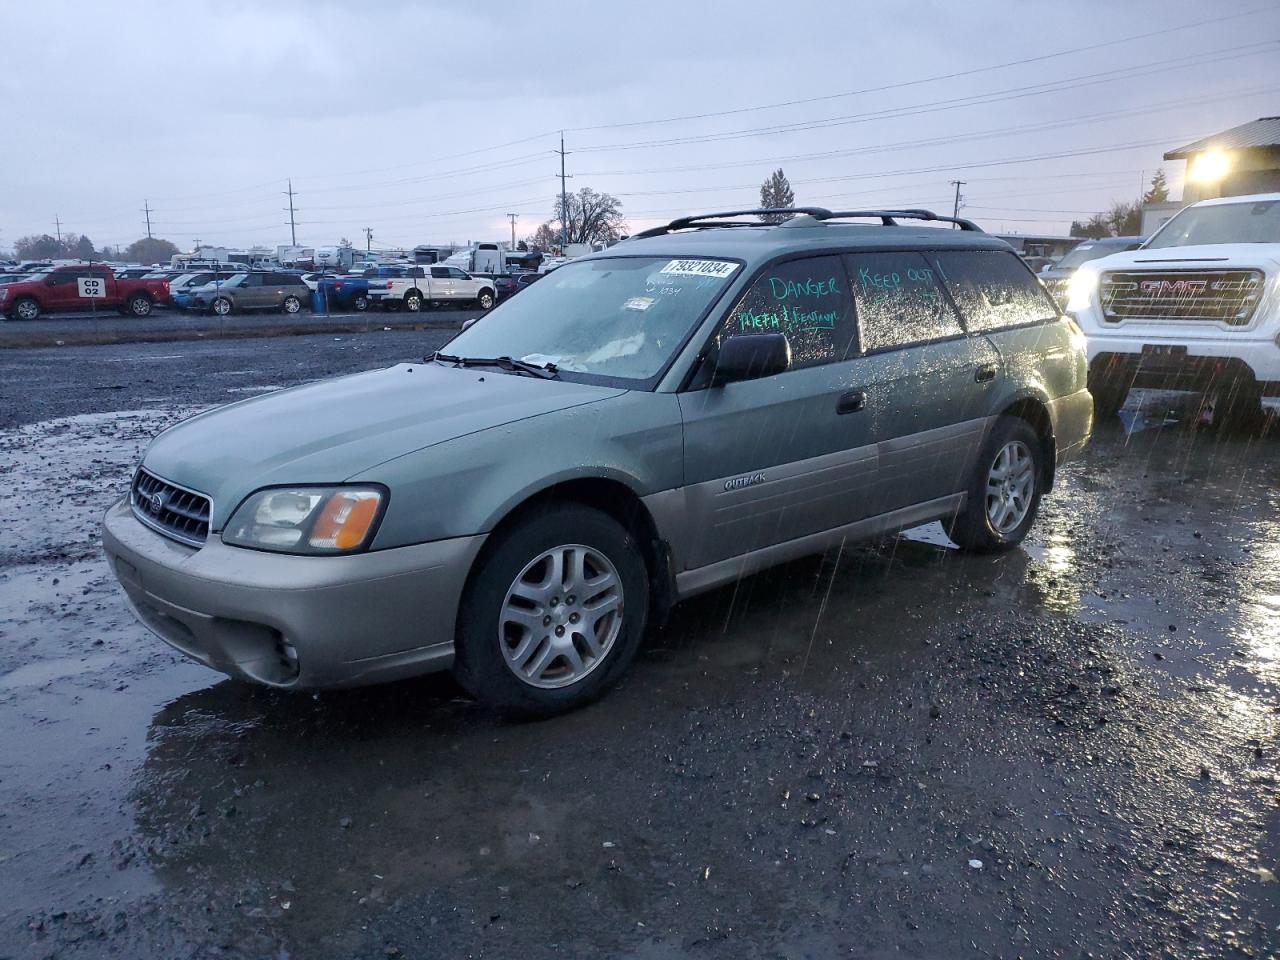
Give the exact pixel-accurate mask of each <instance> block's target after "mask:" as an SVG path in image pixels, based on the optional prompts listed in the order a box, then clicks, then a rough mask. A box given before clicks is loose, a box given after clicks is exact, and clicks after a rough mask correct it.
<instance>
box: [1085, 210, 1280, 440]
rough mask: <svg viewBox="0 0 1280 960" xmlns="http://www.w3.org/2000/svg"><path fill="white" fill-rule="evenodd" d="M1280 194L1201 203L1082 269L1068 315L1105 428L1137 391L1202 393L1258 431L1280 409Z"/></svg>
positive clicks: (1218, 409)
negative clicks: (1081, 335) (1275, 404)
mask: <svg viewBox="0 0 1280 960" xmlns="http://www.w3.org/2000/svg"><path fill="white" fill-rule="evenodd" d="M1278 277H1280V193H1265V194H1256V195H1253V196H1243V197H1223V198H1222V199H1218V200H1201V201H1200V202H1199V203H1195V204H1192V205H1191V206H1189V207H1184V208H1183V209H1182V210H1180V211H1179V212H1178V213H1177V214H1176V215H1175V216H1174V217H1173V218H1172V219H1170V220H1169V221H1168V222H1167V223H1166V224H1165V225H1164V226H1162V227H1161V228H1160V229H1159V230H1157V231H1156V232H1155V233H1154V234H1153V235H1152V236H1151V239H1150V240H1148V241H1147V242H1146V243H1145V244H1143V245H1142V246H1141V247H1140V248H1139V249H1137V250H1131V251H1129V252H1127V253H1117V254H1112V255H1111V256H1109V257H1107V258H1106V259H1105V260H1099V261H1098V262H1097V263H1090V264H1086V265H1085V266H1083V267H1080V268H1079V269H1078V270H1077V271H1076V274H1075V276H1074V277H1073V278H1072V280H1071V296H1070V300H1069V302H1068V304H1067V309H1068V311H1069V312H1071V313H1072V314H1073V315H1074V316H1075V318H1076V319H1077V321H1078V322H1079V323H1080V326H1081V327H1082V328H1083V329H1084V331H1085V335H1086V336H1087V337H1088V340H1089V384H1090V390H1092V391H1093V395H1094V401H1095V403H1096V410H1097V415H1098V416H1099V417H1108V416H1113V415H1115V413H1116V412H1117V411H1118V410H1119V409H1120V407H1121V406H1123V404H1124V401H1125V398H1126V397H1127V396H1128V394H1129V391H1130V389H1131V388H1132V387H1134V386H1139V387H1166V388H1176V389H1183V390H1196V391H1200V392H1202V393H1206V394H1210V395H1213V396H1214V397H1215V404H1214V415H1215V418H1216V417H1219V416H1221V418H1222V419H1223V420H1228V421H1230V420H1235V421H1239V422H1245V423H1249V422H1253V421H1256V420H1257V419H1259V417H1260V416H1261V413H1262V399H1263V398H1264V397H1280V294H1278V293H1277V283H1278V282H1280V280H1277V278H1278Z"/></svg>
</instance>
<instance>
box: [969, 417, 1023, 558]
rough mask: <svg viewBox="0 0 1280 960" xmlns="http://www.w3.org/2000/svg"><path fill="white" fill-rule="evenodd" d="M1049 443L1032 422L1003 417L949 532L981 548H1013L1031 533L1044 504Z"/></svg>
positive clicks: (972, 547) (979, 550) (987, 550)
mask: <svg viewBox="0 0 1280 960" xmlns="http://www.w3.org/2000/svg"><path fill="white" fill-rule="evenodd" d="M1042 451H1043V447H1042V446H1041V443H1040V438H1039V437H1038V436H1037V435H1036V432H1035V430H1033V429H1032V428H1031V424H1029V423H1027V421H1025V420H1022V419H1020V418H1018V417H1001V418H1000V419H999V420H997V421H996V425H995V427H994V429H992V431H991V434H990V435H989V436H988V438H987V442H986V444H985V445H984V446H983V450H982V455H981V456H980V457H979V458H978V466H977V469H976V470H974V475H973V479H972V481H971V482H970V484H969V490H968V497H967V498H966V500H965V507H964V511H963V512H962V513H960V514H959V515H957V516H956V518H955V519H954V520H953V521H952V522H951V526H950V529H948V530H947V533H948V535H949V536H950V537H951V539H952V540H954V541H955V542H956V543H957V544H959V545H960V547H961V548H963V549H965V550H969V551H973V552H976V553H990V552H994V551H997V550H1008V549H1009V548H1010V547H1014V546H1017V545H1018V544H1019V543H1021V542H1022V540H1023V538H1024V537H1026V535H1027V531H1029V530H1030V529H1031V525H1032V524H1033V523H1035V519H1036V513H1037V511H1039V509H1040V493H1041V489H1042V486H1043V483H1044V477H1045V469H1044V464H1043V463H1042V459H1043V456H1044V455H1043V452H1042Z"/></svg>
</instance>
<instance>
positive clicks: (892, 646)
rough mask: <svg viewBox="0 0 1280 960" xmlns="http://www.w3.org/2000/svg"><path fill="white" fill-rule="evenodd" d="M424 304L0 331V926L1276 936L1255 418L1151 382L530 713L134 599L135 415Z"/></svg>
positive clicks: (1258, 939)
mask: <svg viewBox="0 0 1280 960" xmlns="http://www.w3.org/2000/svg"><path fill="white" fill-rule="evenodd" d="M447 336H448V334H446V333H441V332H391V333H385V332H373V333H368V334H352V335H340V336H337V337H335V336H319V337H315V336H313V337H291V338H279V339H270V340H254V341H245V340H222V341H217V342H199V343H183V344H147V345H136V344H135V345H122V346H109V347H97V348H76V347H66V348H59V349H50V350H10V351H3V352H0V475H2V476H3V479H4V481H5V482H6V484H7V493H6V495H5V502H4V509H3V510H2V511H0V742H3V743H4V744H5V745H6V747H5V749H4V750H3V752H2V753H0V889H3V890H4V891H5V896H4V897H3V898H2V900H0V957H22V958H27V957H40V958H43V957H100V956H120V957H131V958H156V960H159V958H165V960H169V958H175V957H199V958H204V957H232V958H241V957H243V958H249V957H254V958H257V957H272V958H285V957H298V958H302V957H305V958H309V960H310V958H331V957H332V958H353V957H359V958H380V957H397V956H404V957H463V956H475V957H495V958H509V957H513V956H519V957H523V958H527V960H536V958H542V957H560V956H568V957H579V956H610V957H629V958H637V960H641V958H643V960H662V958H677V957H679V958H683V957H713V958H726V960H728V958H735V960H736V958H744V957H761V958H764V957H768V958H775V957H785V958H801V957H814V958H818V957H822V958H826V957H835V956H853V957H869V958H882V957H883V958H888V957H911V958H935V957H936V958H947V960H955V958H958V957H1084V956H1095V957H1135V958H1136V957H1143V958H1147V957H1179V958H1181V957H1265V956H1270V955H1274V954H1275V952H1276V951H1277V950H1280V886H1278V885H1277V882H1276V874H1277V873H1280V787H1278V786H1277V779H1276V778H1277V773H1278V764H1277V735H1278V734H1280V438H1278V437H1277V435H1276V431H1275V430H1272V431H1271V432H1270V433H1269V434H1268V435H1266V436H1264V437H1247V436H1238V435H1234V434H1231V433H1229V432H1226V431H1224V430H1218V429H1214V428H1212V427H1203V426H1196V425H1194V424H1191V423H1187V422H1184V421H1183V420H1182V419H1179V415H1178V413H1177V410H1176V405H1177V400H1176V398H1173V400H1172V404H1173V406H1174V409H1173V410H1170V404H1171V401H1170V398H1168V397H1167V396H1152V397H1147V398H1141V397H1139V398H1136V399H1135V401H1133V402H1132V403H1131V406H1130V408H1128V409H1126V410H1125V411H1124V413H1123V414H1122V419H1121V420H1119V421H1113V422H1111V423H1107V424H1104V425H1103V426H1102V427H1101V428H1100V429H1099V432H1098V434H1097V436H1096V439H1095V442H1094V444H1093V445H1092V447H1091V449H1090V451H1089V454H1088V456H1087V458H1086V459H1085V461H1084V462H1082V463H1078V464H1074V465H1072V466H1070V467H1068V468H1066V469H1065V470H1064V471H1063V472H1062V473H1061V475H1060V477H1059V487H1058V489H1057V490H1056V492H1055V494H1054V495H1053V496H1052V497H1051V498H1049V499H1048V500H1047V501H1046V502H1045V505H1044V509H1043V512H1042V515H1041V519H1040V521H1039V524H1038V526H1037V527H1036V529H1035V531H1034V533H1033V537H1032V539H1031V540H1030V541H1029V542H1028V544H1026V546H1025V548H1024V549H1020V550H1016V551H1014V552H1012V553H1010V554H1007V555H1003V556H1000V557H973V556H963V555H960V554H958V553H956V552H955V551H953V550H951V549H949V548H948V547H946V546H945V545H940V543H939V542H937V541H939V540H940V537H938V536H937V535H936V532H935V534H934V535H931V532H930V531H929V530H928V529H926V530H924V531H923V532H916V533H912V534H909V535H907V536H904V537H900V538H894V539H890V540H887V541H884V542H882V543H878V544H873V545H870V546H860V547H857V548H852V549H846V550H845V551H844V552H843V553H842V554H840V555H837V554H835V553H832V554H829V555H828V556H826V557H820V558H812V559H807V560H802V561H799V562H796V563H793V564H790V565H788V566H785V567H783V568H780V569H776V570H773V571H769V572H766V573H763V574H760V575H758V576H755V577H752V578H750V579H747V580H743V581H742V582H740V583H739V584H737V585H736V586H734V587H732V588H726V589H724V590H720V591H717V592H715V593H712V594H709V595H706V596H703V597H701V598H698V599H697V600H695V601H693V602H690V603H688V604H685V605H684V606H682V607H680V608H679V609H678V610H677V611H676V613H675V614H674V615H673V617H672V619H671V621H670V622H669V623H668V624H667V625H666V626H665V627H663V628H662V629H657V630H654V631H652V632H651V635H650V637H649V638H648V640H647V642H646V645H645V647H644V648H643V650H642V652H641V655H640V656H639V658H638V659H637V662H636V665H635V667H634V669H633V671H632V673H631V675H630V676H629V678H628V679H627V680H626V681H625V682H624V683H623V685H622V686H621V687H620V688H619V689H618V690H616V691H615V692H614V693H613V694H612V695H611V696H609V697H608V698H606V699H605V700H604V701H603V702H601V703H599V704H597V705H595V706H593V707H591V708H590V709H587V710H584V711H581V712H579V713H577V714H574V715H572V716H567V717H562V718H558V719H555V720H550V721H546V722H542V723H536V724H523V725H512V724H504V723H502V722H500V721H498V720H496V719H495V718H494V717H492V716H491V715H489V714H488V713H486V712H485V711H484V710H482V709H480V708H478V707H476V706H474V705H473V704H471V703H470V702H468V701H467V700H466V699H465V698H463V697H462V695H461V694H460V692H459V691H458V689H457V688H456V687H454V686H453V684H452V683H451V682H450V681H449V679H448V678H447V677H434V678H427V679H424V680H420V681H412V682H407V683H401V684H396V685H394V686H385V687H379V688H372V689H367V690H359V691H353V692H344V693H340V694H323V695H319V696H314V697H313V696H292V695H281V694H278V693H274V692H271V691H265V690H258V689H255V688H252V687H248V686H245V685H242V684H238V683H234V682H230V681H226V680H222V679H220V678H219V676H218V675H216V674H213V673H210V672H208V671H206V670H205V669H203V668H201V667H199V666H197V665H194V664H190V663H187V662H184V661H182V660H180V659H179V658H178V657H177V656H176V655H175V654H173V653H171V652H170V651H169V650H168V648H166V647H165V646H164V645H163V644H161V643H160V642H159V641H158V640H155V639H153V638H152V637H150V636H149V635H148V634H147V633H146V632H145V631H144V630H143V629H142V628H141V627H140V626H138V625H137V624H136V623H135V622H134V620H133V618H132V616H131V615H130V614H129V613H128V612H127V610H126V609H125V607H124V603H123V601H122V598H121V596H120V594H119V592H118V591H117V589H116V588H115V586H114V583H113V582H112V581H111V579H110V577H109V575H108V573H107V570H106V565H105V562H104V561H103V559H102V556H101V552H100V546H99V543H98V537H97V519H98V517H99V515H100V514H101V512H102V510H104V509H105V508H106V506H107V505H108V504H109V503H110V502H111V501H112V500H113V499H114V498H115V497H117V496H118V495H120V493H121V492H122V491H123V489H124V487H125V485H126V483H127V478H128V475H129V472H130V470H131V468H132V466H133V464H134V463H135V462H136V458H137V456H138V454H139V451H140V450H141V448H142V446H143V445H144V443H145V442H146V439H147V438H148V437H149V436H150V435H151V434H153V433H154V432H155V431H156V430H158V429H160V428H161V427H163V426H165V425H166V424H168V423H170V422H172V421H173V420H175V419H176V418H178V417H181V416H183V415H186V414H188V413H190V412H192V411H193V410H195V409H198V408H200V407H203V406H207V405H209V404H213V403H221V402H226V401H228V400H232V399H235V398H237V397H240V396H245V395H248V394H251V393H253V392H257V391H260V390H265V389H269V388H274V387H277V386H285V385H289V384H294V383H298V382H301V381H304V380H309V379H313V378H317V377H323V376H329V375H333V374H337V373H342V372H347V371H353V370H358V369H365V368H368V367H373V366H378V365H383V364H386V363H389V362H392V361H394V360H398V359H409V358H419V357H421V356H422V355H423V354H424V353H427V352H429V351H430V350H432V349H434V348H435V347H436V346H437V345H438V344H439V343H440V342H441V341H442V340H443V339H445V338H446V337H447ZM424 613H425V612H424Z"/></svg>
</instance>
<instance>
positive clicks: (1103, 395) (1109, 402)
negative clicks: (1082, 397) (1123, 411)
mask: <svg viewBox="0 0 1280 960" xmlns="http://www.w3.org/2000/svg"><path fill="white" fill-rule="evenodd" d="M1089 392H1090V393H1092V394H1093V418H1094V419H1095V420H1110V419H1111V418H1112V417H1114V416H1115V415H1116V414H1118V413H1119V412H1120V408H1121V407H1123V406H1124V402H1125V400H1127V399H1128V398H1129V387H1128V385H1127V384H1124V383H1120V384H1114V383H1113V384H1107V385H1105V386H1101V385H1100V386H1097V387H1090V388H1089Z"/></svg>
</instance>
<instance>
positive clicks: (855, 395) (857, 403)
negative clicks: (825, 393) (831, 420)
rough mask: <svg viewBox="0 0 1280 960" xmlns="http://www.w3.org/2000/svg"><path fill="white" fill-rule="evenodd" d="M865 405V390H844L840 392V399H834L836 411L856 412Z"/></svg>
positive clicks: (842, 412)
mask: <svg viewBox="0 0 1280 960" xmlns="http://www.w3.org/2000/svg"><path fill="white" fill-rule="evenodd" d="M866 406H867V391H865V390H846V391H845V392H844V393H842V394H840V399H839V400H837V401H836V413H838V414H844V413H857V412H858V411H859V410H863V409H865V408H866Z"/></svg>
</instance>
